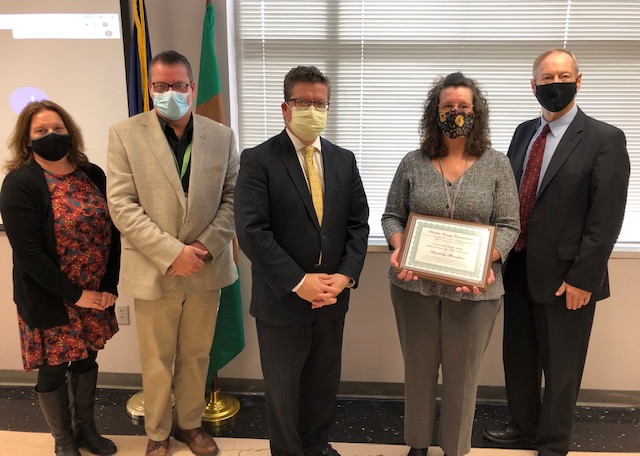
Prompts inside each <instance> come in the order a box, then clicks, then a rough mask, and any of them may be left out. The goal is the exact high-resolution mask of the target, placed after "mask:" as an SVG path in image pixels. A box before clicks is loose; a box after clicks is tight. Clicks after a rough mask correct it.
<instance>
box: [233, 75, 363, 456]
mask: <svg viewBox="0 0 640 456" xmlns="http://www.w3.org/2000/svg"><path fill="white" fill-rule="evenodd" d="M329 96H330V85H329V79H327V77H326V76H324V75H323V74H322V73H321V72H320V71H319V70H318V69H317V68H315V67H302V66H301V67H297V68H293V69H292V70H291V71H290V72H289V73H288V74H287V76H286V77H285V80H284V102H283V103H282V115H283V117H284V121H285V126H286V128H285V130H284V131H282V132H281V133H280V134H278V135H276V136H274V137H272V138H270V139H268V140H267V141H266V142H264V143H262V144H260V145H258V146H256V147H254V148H252V149H247V150H245V151H244V152H243V153H242V156H241V162H240V174H239V177H238V182H237V184H236V189H235V213H236V230H237V233H238V240H239V242H240V246H241V247H242V250H243V252H244V253H245V254H246V255H247V257H248V258H249V259H250V260H251V269H252V281H253V283H252V295H251V315H253V316H254V317H255V318H256V327H257V333H258V343H259V346H260V359H261V363H262V372H263V375H264V381H265V388H266V405H267V420H268V424H269V440H270V446H271V454H272V455H274V456H289V455H296V456H303V455H304V456H312V455H337V452H336V451H335V450H334V449H333V448H331V446H330V445H329V443H328V431H329V428H330V427H331V425H332V423H333V420H334V414H335V399H336V395H337V391H338V384H339V382H340V367H341V352H342V334H343V328H344V320H345V314H346V312H347V307H348V303H349V292H350V288H351V287H355V286H356V285H357V282H358V277H359V275H360V271H361V270H362V266H363V264H364V258H365V254H366V250H367V237H368V235H369V225H368V222H367V220H368V216H369V209H368V205H367V200H366V196H365V193H364V188H363V186H362V181H361V179H360V174H359V172H358V168H357V166H356V159H355V156H354V155H353V153H351V152H349V151H348V150H345V149H342V148H341V147H338V146H337V145H335V144H332V143H331V142H329V141H327V140H326V139H324V138H321V137H320V133H321V132H322V131H323V130H324V127H325V125H326V119H327V114H328V109H329Z"/></svg>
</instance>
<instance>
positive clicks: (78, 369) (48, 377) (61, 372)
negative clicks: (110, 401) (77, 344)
mask: <svg viewBox="0 0 640 456" xmlns="http://www.w3.org/2000/svg"><path fill="white" fill-rule="evenodd" d="M87 355H88V356H87V357H86V358H85V359H80V360H77V361H72V362H71V363H62V364H58V365H57V366H49V365H48V364H44V365H42V366H40V368H39V369H38V384H37V385H36V391H38V392H39V393H50V392H52V391H55V390H57V389H58V388H59V387H60V386H62V385H63V384H64V383H65V381H66V377H67V370H69V371H71V372H73V373H74V374H82V373H84V372H89V371H90V370H92V369H95V368H97V367H98V363H96V358H97V357H98V352H97V351H92V350H87Z"/></svg>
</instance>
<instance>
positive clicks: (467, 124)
mask: <svg viewBox="0 0 640 456" xmlns="http://www.w3.org/2000/svg"><path fill="white" fill-rule="evenodd" d="M473 117H474V116H473V112H470V113H466V112H461V111H458V110H456V109H452V110H451V111H447V112H441V113H439V114H438V126H439V127H440V130H442V133H444V134H445V135H447V136H448V137H449V138H451V139H456V138H461V137H462V136H467V135H468V134H469V132H470V131H471V127H473Z"/></svg>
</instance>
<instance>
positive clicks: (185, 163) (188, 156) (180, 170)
mask: <svg viewBox="0 0 640 456" xmlns="http://www.w3.org/2000/svg"><path fill="white" fill-rule="evenodd" d="M190 160H191V144H189V145H188V146H187V150H185V151H184V157H182V168H180V166H179V165H178V159H177V158H176V154H173V161H174V162H175V163H176V168H177V169H178V173H179V174H180V179H182V178H183V177H184V175H185V174H186V173H187V168H188V167H189V161H190Z"/></svg>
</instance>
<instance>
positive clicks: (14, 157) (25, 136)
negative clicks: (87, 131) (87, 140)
mask: <svg viewBox="0 0 640 456" xmlns="http://www.w3.org/2000/svg"><path fill="white" fill-rule="evenodd" d="M41 111H53V112H56V113H57V114H58V115H59V116H60V118H61V119H62V122H63V123H64V126H65V127H66V128H67V131H68V132H69V136H71V150H70V151H69V161H70V162H71V163H72V164H73V165H75V166H83V165H87V164H89V159H88V158H87V156H86V155H85V153H84V140H83V139H82V131H81V130H80V127H79V126H78V124H77V123H76V122H75V121H74V120H73V118H72V117H71V115H69V113H68V112H67V111H65V110H64V109H63V108H62V106H60V105H59V104H57V103H54V102H53V101H49V100H40V101H32V102H30V103H28V104H27V105H26V106H25V107H24V109H23V110H22V112H21V113H20V115H19V116H18V121H17V122H16V126H15V128H14V129H13V132H12V133H11V136H10V137H9V141H8V142H7V145H8V146H9V152H10V153H11V157H10V158H9V159H8V160H7V162H6V163H5V166H4V169H5V171H6V172H10V171H13V170H14V169H18V168H21V167H23V166H24V165H27V164H29V163H31V162H32V161H33V151H32V150H31V147H29V146H27V144H28V143H29V139H30V131H31V119H33V116H34V115H36V114H38V113H39V112H41Z"/></svg>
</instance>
